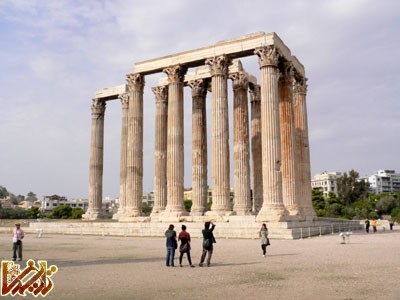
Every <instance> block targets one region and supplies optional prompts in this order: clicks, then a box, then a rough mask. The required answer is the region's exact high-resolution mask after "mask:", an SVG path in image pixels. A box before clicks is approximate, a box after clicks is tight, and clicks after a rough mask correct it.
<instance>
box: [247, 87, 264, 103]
mask: <svg viewBox="0 0 400 300" xmlns="http://www.w3.org/2000/svg"><path fill="white" fill-rule="evenodd" d="M257 101H261V87H260V86H259V85H258V84H252V85H251V86H250V102H257Z"/></svg>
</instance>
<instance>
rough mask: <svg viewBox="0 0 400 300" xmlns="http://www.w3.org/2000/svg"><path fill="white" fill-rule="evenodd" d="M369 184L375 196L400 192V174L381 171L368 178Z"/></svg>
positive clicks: (391, 171)
mask: <svg viewBox="0 0 400 300" xmlns="http://www.w3.org/2000/svg"><path fill="white" fill-rule="evenodd" d="M368 182H369V185H370V190H371V191H372V192H374V193H375V194H380V193H384V192H400V173H396V172H395V170H379V171H377V172H375V174H373V175H371V176H369V177H368Z"/></svg>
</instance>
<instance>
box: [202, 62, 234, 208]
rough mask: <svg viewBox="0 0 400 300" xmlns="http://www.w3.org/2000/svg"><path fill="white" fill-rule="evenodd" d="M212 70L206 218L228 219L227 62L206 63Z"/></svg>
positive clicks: (229, 204) (229, 206)
mask: <svg viewBox="0 0 400 300" xmlns="http://www.w3.org/2000/svg"><path fill="white" fill-rule="evenodd" d="M206 64H207V65H209V66H210V67H211V91H212V146H211V148H212V152H211V172H212V206H211V211H209V212H207V215H219V216H223V215H230V214H232V208H231V203H230V178H229V175H230V166H229V118H228V88H227V77H228V66H229V65H230V64H231V61H230V59H229V58H228V57H227V56H225V55H221V56H217V57H213V58H209V59H207V60H206Z"/></svg>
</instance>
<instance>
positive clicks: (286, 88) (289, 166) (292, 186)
mask: <svg viewBox="0 0 400 300" xmlns="http://www.w3.org/2000/svg"><path fill="white" fill-rule="evenodd" d="M293 80H294V72H293V66H292V65H291V63H289V62H284V63H283V64H282V72H281V76H280V79H279V99H280V101H279V118H280V129H281V144H282V197H283V204H284V205H285V207H286V209H287V210H288V211H289V215H290V217H291V219H293V218H297V217H298V215H299V209H298V205H297V200H298V193H297V189H298V188H299V186H298V183H297V182H296V169H295V162H296V156H295V154H296V153H297V149H296V147H295V146H296V145H295V130H294V115H293Z"/></svg>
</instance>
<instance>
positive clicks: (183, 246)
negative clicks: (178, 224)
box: [165, 222, 270, 268]
mask: <svg viewBox="0 0 400 300" xmlns="http://www.w3.org/2000/svg"><path fill="white" fill-rule="evenodd" d="M174 228H175V226H174V225H173V224H170V225H169V227H168V229H167V231H165V237H166V247H167V256H166V258H165V265H166V266H167V267H175V264H174V259H175V250H176V249H178V242H179V241H180V245H179V252H180V255H179V266H180V267H182V259H183V255H184V254H185V253H186V255H187V259H188V261H189V266H190V267H191V268H194V265H193V263H192V258H191V257H190V250H191V246H190V243H191V238H190V234H189V232H187V231H186V226H185V225H182V231H181V232H180V233H179V235H178V236H177V235H176V231H175V230H174ZM214 228H215V224H213V223H212V222H205V223H204V229H203V230H202V234H203V252H202V254H201V258H200V263H199V266H200V267H203V266H204V261H205V263H206V266H207V267H209V266H210V263H211V257H212V254H213V250H214V247H213V244H215V243H216V240H215V237H214V234H213V231H214ZM259 237H260V238H261V249H262V253H263V257H265V255H266V254H267V246H268V245H270V242H269V238H268V228H267V225H266V224H262V226H261V229H260V231H259ZM206 257H207V260H206Z"/></svg>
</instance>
